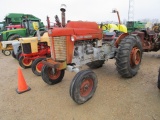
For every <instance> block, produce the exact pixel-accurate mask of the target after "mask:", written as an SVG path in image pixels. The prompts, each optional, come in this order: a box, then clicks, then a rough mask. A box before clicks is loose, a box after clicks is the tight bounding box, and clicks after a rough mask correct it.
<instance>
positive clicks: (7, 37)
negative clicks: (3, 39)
mask: <svg viewBox="0 0 160 120" xmlns="http://www.w3.org/2000/svg"><path fill="white" fill-rule="evenodd" d="M13 35H19V34H18V33H13V34H10V35H9V36H8V37H7V40H8V39H9V38H10V37H11V36H13ZM19 37H21V36H20V35H19Z"/></svg>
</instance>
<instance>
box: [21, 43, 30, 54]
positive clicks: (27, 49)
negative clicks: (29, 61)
mask: <svg viewBox="0 0 160 120" xmlns="http://www.w3.org/2000/svg"><path fill="white" fill-rule="evenodd" d="M22 48H23V53H24V54H30V53H31V44H30V43H23V44H22Z"/></svg>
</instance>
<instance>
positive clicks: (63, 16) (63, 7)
mask: <svg viewBox="0 0 160 120" xmlns="http://www.w3.org/2000/svg"><path fill="white" fill-rule="evenodd" d="M60 10H61V12H62V13H61V16H62V27H65V25H66V22H65V11H66V5H65V4H61V8H60Z"/></svg>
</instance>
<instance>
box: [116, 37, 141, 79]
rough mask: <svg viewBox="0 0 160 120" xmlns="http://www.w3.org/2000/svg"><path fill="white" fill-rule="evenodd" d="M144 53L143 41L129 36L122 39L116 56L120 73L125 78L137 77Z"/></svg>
mask: <svg viewBox="0 0 160 120" xmlns="http://www.w3.org/2000/svg"><path fill="white" fill-rule="evenodd" d="M142 53H143V50H142V45H141V41H140V40H139V39H137V38H135V36H131V35H129V36H127V37H125V38H124V39H122V41H121V43H120V45H119V47H118V51H117V54H116V66H117V71H118V73H119V74H120V75H121V76H122V77H125V78H131V77H133V76H135V75H136V74H137V72H138V70H139V66H140V63H141V59H142Z"/></svg>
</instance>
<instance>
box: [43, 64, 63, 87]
mask: <svg viewBox="0 0 160 120" xmlns="http://www.w3.org/2000/svg"><path fill="white" fill-rule="evenodd" d="M64 73H65V71H64V70H57V69H55V68H51V67H49V66H47V65H44V66H43V67H42V71H41V75H42V79H43V81H44V82H45V83H47V84H49V85H53V84H57V83H59V82H61V81H62V79H63V77H64Z"/></svg>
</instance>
